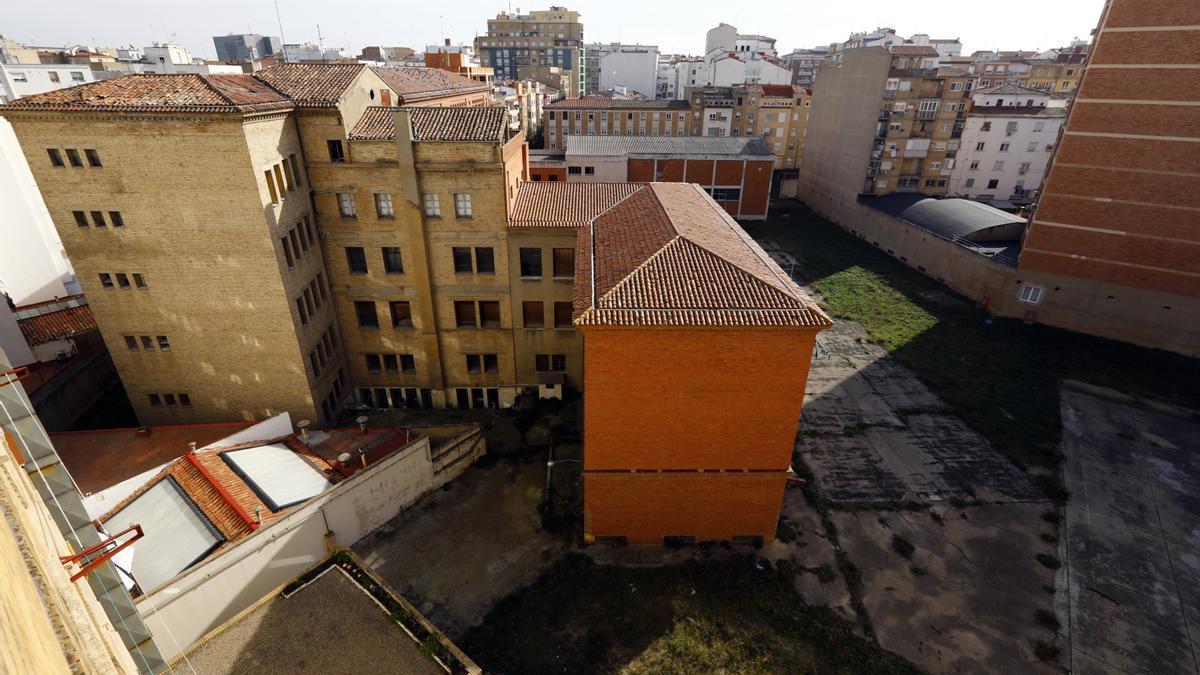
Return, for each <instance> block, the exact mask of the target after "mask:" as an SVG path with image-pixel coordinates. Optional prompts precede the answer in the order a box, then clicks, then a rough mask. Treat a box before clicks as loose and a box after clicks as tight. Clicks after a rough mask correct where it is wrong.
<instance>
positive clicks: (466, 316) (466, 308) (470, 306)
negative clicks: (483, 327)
mask: <svg viewBox="0 0 1200 675" xmlns="http://www.w3.org/2000/svg"><path fill="white" fill-rule="evenodd" d="M454 323H455V325H456V326H458V327H459V328H476V327H477V326H476V323H475V303H474V302H472V301H470V300H457V301H455V302H454Z"/></svg>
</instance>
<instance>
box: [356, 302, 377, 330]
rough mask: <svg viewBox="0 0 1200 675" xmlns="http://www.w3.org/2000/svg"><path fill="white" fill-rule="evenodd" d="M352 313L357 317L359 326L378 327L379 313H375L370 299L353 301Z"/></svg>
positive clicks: (373, 304)
mask: <svg viewBox="0 0 1200 675" xmlns="http://www.w3.org/2000/svg"><path fill="white" fill-rule="evenodd" d="M354 314H355V315H356V316H357V317H358V327H359V328H379V315H378V314H376V313H375V303H374V302H371V301H370V300H360V301H357V302H355V303H354Z"/></svg>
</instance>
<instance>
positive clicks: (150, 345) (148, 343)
mask: <svg viewBox="0 0 1200 675" xmlns="http://www.w3.org/2000/svg"><path fill="white" fill-rule="evenodd" d="M142 349H144V350H146V351H148V352H152V351H154V340H152V339H150V336H149V335H143V336H142Z"/></svg>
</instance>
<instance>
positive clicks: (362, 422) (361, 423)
mask: <svg viewBox="0 0 1200 675" xmlns="http://www.w3.org/2000/svg"><path fill="white" fill-rule="evenodd" d="M354 421H355V422H358V430H359V431H360V432H362V435H363V436H366V435H367V416H366V415H359V416H358V417H355V418H354Z"/></svg>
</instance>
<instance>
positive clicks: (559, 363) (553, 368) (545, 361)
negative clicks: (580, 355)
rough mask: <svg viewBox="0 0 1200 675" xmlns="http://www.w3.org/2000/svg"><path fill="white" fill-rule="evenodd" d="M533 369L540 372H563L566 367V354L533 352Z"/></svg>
mask: <svg viewBox="0 0 1200 675" xmlns="http://www.w3.org/2000/svg"><path fill="white" fill-rule="evenodd" d="M533 363H534V366H533V369H534V370H536V371H538V372H540V373H546V372H560V373H561V372H563V371H565V370H566V369H567V355H566V354H535V355H534V357H533Z"/></svg>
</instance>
